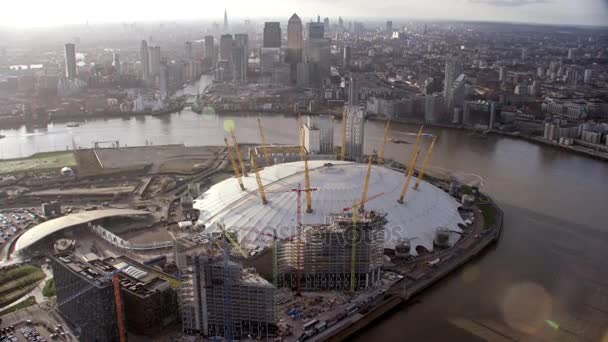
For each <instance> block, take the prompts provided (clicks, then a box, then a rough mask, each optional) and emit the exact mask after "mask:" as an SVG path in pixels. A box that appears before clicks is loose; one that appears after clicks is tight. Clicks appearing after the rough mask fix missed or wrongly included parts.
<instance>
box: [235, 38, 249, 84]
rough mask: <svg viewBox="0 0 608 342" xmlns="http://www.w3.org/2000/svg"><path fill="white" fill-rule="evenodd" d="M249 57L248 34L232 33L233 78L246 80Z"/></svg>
mask: <svg viewBox="0 0 608 342" xmlns="http://www.w3.org/2000/svg"><path fill="white" fill-rule="evenodd" d="M248 57H249V36H248V35H247V34H235V35H234V47H233V49H232V63H233V64H234V75H233V77H234V80H235V81H246V80H247V66H248V64H249V63H248V61H249V59H248Z"/></svg>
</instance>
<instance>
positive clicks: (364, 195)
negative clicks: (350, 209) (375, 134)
mask: <svg viewBox="0 0 608 342" xmlns="http://www.w3.org/2000/svg"><path fill="white" fill-rule="evenodd" d="M371 173H372V156H369V162H368V163H367V173H366V174H365V182H364V183H363V193H362V194H361V208H360V209H359V210H361V211H363V210H365V202H366V201H367V189H368V188H369V176H370V175H371Z"/></svg>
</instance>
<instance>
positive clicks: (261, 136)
mask: <svg viewBox="0 0 608 342" xmlns="http://www.w3.org/2000/svg"><path fill="white" fill-rule="evenodd" d="M258 128H259V129H260V138H262V152H264V159H265V160H266V166H270V154H269V153H268V148H267V147H266V138H265V137H264V130H262V120H260V118H258Z"/></svg>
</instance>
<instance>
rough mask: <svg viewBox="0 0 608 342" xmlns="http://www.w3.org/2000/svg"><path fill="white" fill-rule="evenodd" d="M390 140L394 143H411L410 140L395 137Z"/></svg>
mask: <svg viewBox="0 0 608 342" xmlns="http://www.w3.org/2000/svg"><path fill="white" fill-rule="evenodd" d="M388 141H390V142H392V143H393V144H410V142H409V141H405V140H400V139H394V138H390V139H388Z"/></svg>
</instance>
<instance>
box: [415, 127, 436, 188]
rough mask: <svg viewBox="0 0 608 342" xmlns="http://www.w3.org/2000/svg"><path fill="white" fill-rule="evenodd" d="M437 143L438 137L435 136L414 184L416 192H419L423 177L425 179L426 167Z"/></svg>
mask: <svg viewBox="0 0 608 342" xmlns="http://www.w3.org/2000/svg"><path fill="white" fill-rule="evenodd" d="M435 141H437V136H435V137H434V138H433V141H432V142H431V146H429V150H428V151H427V152H426V155H425V156H424V161H422V169H420V172H419V173H418V179H416V184H414V190H418V186H419V185H420V181H421V180H422V177H424V172H425V171H426V165H427V163H428V162H429V158H430V157H431V153H433V147H435Z"/></svg>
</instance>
